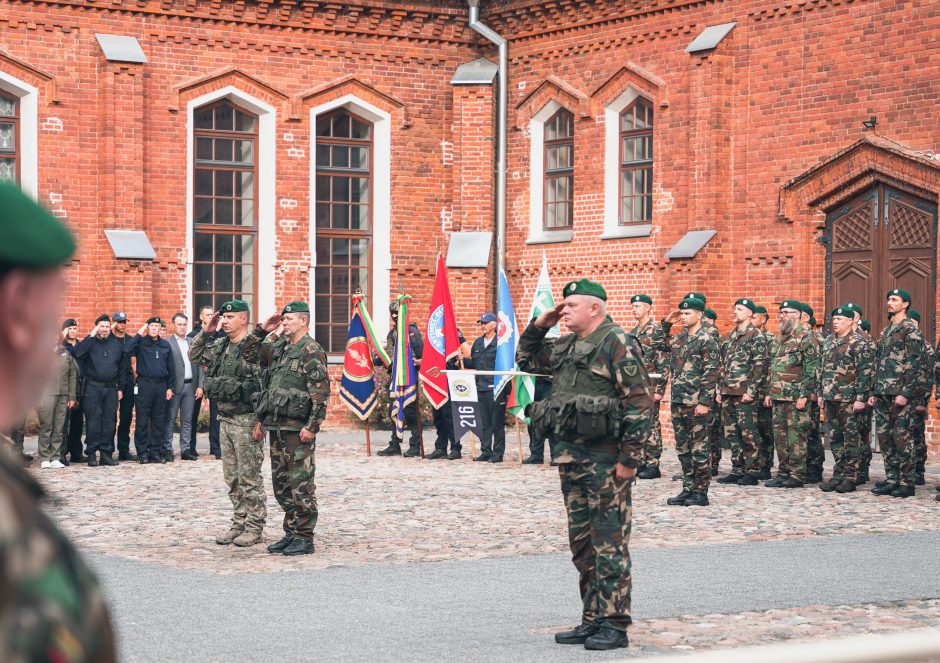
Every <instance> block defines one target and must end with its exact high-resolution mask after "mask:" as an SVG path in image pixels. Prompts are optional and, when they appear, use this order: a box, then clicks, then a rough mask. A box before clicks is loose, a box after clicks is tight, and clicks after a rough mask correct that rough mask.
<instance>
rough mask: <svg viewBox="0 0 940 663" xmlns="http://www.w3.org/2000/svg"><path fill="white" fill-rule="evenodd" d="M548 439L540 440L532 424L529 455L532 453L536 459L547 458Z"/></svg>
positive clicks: (530, 425)
mask: <svg viewBox="0 0 940 663" xmlns="http://www.w3.org/2000/svg"><path fill="white" fill-rule="evenodd" d="M546 439H548V438H544V437H542V438H540V437H538V436H537V435H536V434H535V430H534V428H533V426H532V424H531V423H530V424H529V453H531V454H532V455H533V456H535V457H536V458H543V459H544V458H545V440H546Z"/></svg>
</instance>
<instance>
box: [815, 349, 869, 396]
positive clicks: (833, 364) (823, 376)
mask: <svg viewBox="0 0 940 663" xmlns="http://www.w3.org/2000/svg"><path fill="white" fill-rule="evenodd" d="M874 363H875V352H874V346H872V345H871V344H870V343H866V342H865V339H863V338H862V337H861V336H859V335H858V334H856V333H854V332H849V333H848V334H846V335H845V336H843V337H841V338H840V337H839V336H837V335H836V334H831V335H830V336H829V337H828V338H827V339H826V340H825V342H824V343H823V350H822V355H821V358H820V361H819V383H818V385H817V387H816V393H817V394H819V397H820V398H822V399H823V400H827V401H839V402H843V403H850V402H852V401H858V402H859V403H864V402H866V401H867V400H868V397H869V396H870V395H871V379H872V375H873V373H872V369H873V368H874Z"/></svg>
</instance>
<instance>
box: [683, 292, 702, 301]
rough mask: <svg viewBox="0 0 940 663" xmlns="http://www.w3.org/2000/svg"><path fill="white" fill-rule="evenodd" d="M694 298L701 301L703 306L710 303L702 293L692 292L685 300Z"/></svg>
mask: <svg viewBox="0 0 940 663" xmlns="http://www.w3.org/2000/svg"><path fill="white" fill-rule="evenodd" d="M692 297H695V298H696V299H701V300H702V303H703V304H707V303H708V300H707V299H705V295H703V294H702V293H700V292H690V293H689V294H687V295H686V296H685V299H691V298H692Z"/></svg>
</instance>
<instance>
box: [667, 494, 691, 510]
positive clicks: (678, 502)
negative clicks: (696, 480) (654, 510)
mask: <svg viewBox="0 0 940 663" xmlns="http://www.w3.org/2000/svg"><path fill="white" fill-rule="evenodd" d="M691 494H692V491H689V490H683V491H682V492H681V493H679V494H678V495H676V496H675V497H670V498H669V499H668V500H666V504H668V505H669V506H685V500H686V498H687V497H688V496H689V495H691Z"/></svg>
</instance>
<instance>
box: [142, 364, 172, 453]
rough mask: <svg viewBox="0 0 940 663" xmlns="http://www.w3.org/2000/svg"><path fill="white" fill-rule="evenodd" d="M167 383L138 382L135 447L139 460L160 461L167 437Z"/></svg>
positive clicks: (143, 380)
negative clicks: (153, 459)
mask: <svg viewBox="0 0 940 663" xmlns="http://www.w3.org/2000/svg"><path fill="white" fill-rule="evenodd" d="M166 389H167V386H166V382H154V381H151V380H146V379H141V380H138V382H137V402H136V404H135V405H136V408H137V426H136V427H135V428H134V447H135V448H136V449H137V457H138V458H155V459H159V458H160V456H161V455H162V454H163V441H164V438H165V437H166Z"/></svg>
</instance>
